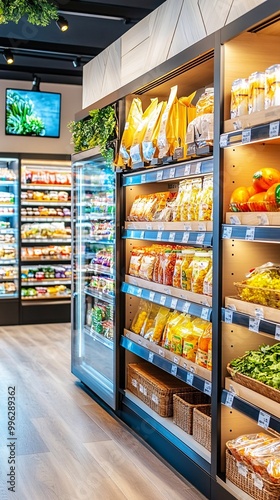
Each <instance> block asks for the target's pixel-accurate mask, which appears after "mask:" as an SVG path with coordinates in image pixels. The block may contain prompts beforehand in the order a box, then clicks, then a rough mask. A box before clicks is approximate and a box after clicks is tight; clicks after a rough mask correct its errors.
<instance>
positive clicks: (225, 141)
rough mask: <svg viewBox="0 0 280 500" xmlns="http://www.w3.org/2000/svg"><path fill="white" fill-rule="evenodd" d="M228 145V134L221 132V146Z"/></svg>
mask: <svg viewBox="0 0 280 500" xmlns="http://www.w3.org/2000/svg"><path fill="white" fill-rule="evenodd" d="M227 145H228V134H221V136H220V148H226V147H227Z"/></svg>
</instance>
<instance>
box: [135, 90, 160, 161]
mask: <svg viewBox="0 0 280 500" xmlns="http://www.w3.org/2000/svg"><path fill="white" fill-rule="evenodd" d="M157 105H158V99H157V98H154V99H151V103H150V104H149V106H148V107H147V109H146V110H145V111H144V113H143V114H142V118H141V121H140V123H139V124H138V127H137V129H136V131H135V133H134V135H133V140H132V144H131V147H130V158H131V162H132V164H134V163H139V162H141V161H142V160H143V153H142V141H143V138H144V136H145V133H146V129H147V126H148V122H149V118H150V116H151V114H152V113H153V111H154V110H156V109H157Z"/></svg>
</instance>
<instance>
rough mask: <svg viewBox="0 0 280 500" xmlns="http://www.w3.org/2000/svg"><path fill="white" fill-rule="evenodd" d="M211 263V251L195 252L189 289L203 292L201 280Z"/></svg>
mask: <svg viewBox="0 0 280 500" xmlns="http://www.w3.org/2000/svg"><path fill="white" fill-rule="evenodd" d="M211 265H212V252H211V251H208V252H205V251H198V252H195V254H194V258H193V261H192V277H191V291H192V292H194V293H200V294H203V281H204V278H205V276H206V274H207V272H208V270H209V268H210V267H211Z"/></svg>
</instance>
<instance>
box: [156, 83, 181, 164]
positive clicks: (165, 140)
mask: <svg viewBox="0 0 280 500" xmlns="http://www.w3.org/2000/svg"><path fill="white" fill-rule="evenodd" d="M176 94H177V85H175V86H174V87H172V88H171V90H170V94H169V98H168V101H167V105H166V108H165V110H164V112H163V114H162V116H161V122H160V127H159V132H158V138H157V148H158V157H159V158H163V157H164V156H166V155H167V154H168V152H169V149H170V142H169V141H170V140H172V139H170V137H171V136H173V132H172V127H173V126H174V124H173V122H172V121H171V119H172V116H173V113H172V107H173V105H174V102H175V100H176Z"/></svg>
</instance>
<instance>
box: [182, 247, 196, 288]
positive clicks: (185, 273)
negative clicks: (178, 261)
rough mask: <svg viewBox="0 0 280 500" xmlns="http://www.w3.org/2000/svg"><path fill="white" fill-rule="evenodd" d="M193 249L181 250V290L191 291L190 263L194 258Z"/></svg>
mask: <svg viewBox="0 0 280 500" xmlns="http://www.w3.org/2000/svg"><path fill="white" fill-rule="evenodd" d="M194 254H195V249H194V248H186V249H184V250H182V265H181V288H182V289H183V290H189V291H190V289H191V278H192V267H191V263H192V260H193V258H194Z"/></svg>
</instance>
